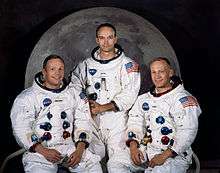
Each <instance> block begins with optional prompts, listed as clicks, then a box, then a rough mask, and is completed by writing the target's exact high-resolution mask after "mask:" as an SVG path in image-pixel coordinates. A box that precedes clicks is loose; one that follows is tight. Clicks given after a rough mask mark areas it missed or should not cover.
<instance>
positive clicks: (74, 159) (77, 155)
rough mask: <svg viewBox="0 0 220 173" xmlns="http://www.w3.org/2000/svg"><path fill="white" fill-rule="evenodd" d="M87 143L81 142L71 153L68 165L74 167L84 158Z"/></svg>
mask: <svg viewBox="0 0 220 173" xmlns="http://www.w3.org/2000/svg"><path fill="white" fill-rule="evenodd" d="M85 147H86V144H85V143H83V142H79V143H78V145H77V148H76V150H75V151H74V152H73V153H72V154H71V155H70V157H69V160H68V161H67V163H68V166H70V167H74V166H76V165H77V164H78V163H80V161H81V159H82V155H83V152H84V151H85Z"/></svg>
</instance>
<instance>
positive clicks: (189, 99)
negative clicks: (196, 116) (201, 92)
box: [179, 96, 199, 108]
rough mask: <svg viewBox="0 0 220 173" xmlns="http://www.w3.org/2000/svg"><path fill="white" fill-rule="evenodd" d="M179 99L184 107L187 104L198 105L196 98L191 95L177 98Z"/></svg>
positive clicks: (187, 105)
mask: <svg viewBox="0 0 220 173" xmlns="http://www.w3.org/2000/svg"><path fill="white" fill-rule="evenodd" d="M179 101H180V103H181V104H182V106H183V107H184V108H185V107H189V106H198V105H199V104H198V102H197V100H196V98H194V97H193V96H186V97H183V98H181V99H179Z"/></svg>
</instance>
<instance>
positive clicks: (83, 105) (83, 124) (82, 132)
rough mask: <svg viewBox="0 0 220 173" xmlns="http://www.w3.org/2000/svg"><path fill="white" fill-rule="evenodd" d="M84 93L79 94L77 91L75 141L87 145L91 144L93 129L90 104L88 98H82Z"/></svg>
mask: <svg viewBox="0 0 220 173" xmlns="http://www.w3.org/2000/svg"><path fill="white" fill-rule="evenodd" d="M81 94H82V92H81V93H79V92H78V91H77V90H75V101H76V103H77V104H76V108H75V115H74V120H75V121H74V125H75V127H74V139H75V141H76V142H79V141H82V142H85V143H88V144H89V143H90V142H91V127H90V123H89V119H90V118H91V115H90V109H89V103H88V100H87V99H86V98H83V97H82V96H81Z"/></svg>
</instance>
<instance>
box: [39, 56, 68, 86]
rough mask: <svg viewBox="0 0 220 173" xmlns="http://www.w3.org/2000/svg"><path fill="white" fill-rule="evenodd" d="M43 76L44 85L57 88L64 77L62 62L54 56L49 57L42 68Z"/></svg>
mask: <svg viewBox="0 0 220 173" xmlns="http://www.w3.org/2000/svg"><path fill="white" fill-rule="evenodd" d="M42 73H43V76H44V85H45V86H46V87H47V88H50V89H58V88H60V86H61V84H62V80H63V78H64V64H63V62H62V61H61V60H60V59H58V58H56V59H50V60H49V61H48V62H47V64H46V66H45V68H43V70H42Z"/></svg>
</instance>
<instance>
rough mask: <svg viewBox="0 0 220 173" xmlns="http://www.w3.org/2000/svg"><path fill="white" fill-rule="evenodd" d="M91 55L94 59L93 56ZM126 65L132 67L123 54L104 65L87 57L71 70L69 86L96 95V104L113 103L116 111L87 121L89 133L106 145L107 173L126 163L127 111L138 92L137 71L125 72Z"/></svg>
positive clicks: (129, 60)
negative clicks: (90, 126)
mask: <svg viewBox="0 0 220 173" xmlns="http://www.w3.org/2000/svg"><path fill="white" fill-rule="evenodd" d="M95 56H96V58H97V54H95ZM128 63H130V64H131V63H133V65H134V64H136V63H135V62H134V61H133V60H131V59H130V58H128V57H126V56H125V55H124V53H122V54H121V55H120V56H119V57H118V58H116V59H114V60H112V61H110V62H108V63H106V64H101V63H100V62H98V61H96V60H94V59H93V58H88V59H86V60H84V61H83V62H81V63H80V64H79V65H78V66H77V67H76V68H75V70H74V71H73V73H72V78H71V83H70V87H71V86H74V87H77V88H78V89H79V91H81V90H82V89H84V90H87V93H88V94H91V93H93V92H94V93H96V94H97V100H96V102H98V103H100V104H106V103H109V102H111V101H114V102H115V103H116V105H117V106H118V108H119V111H118V112H113V111H109V112H105V113H101V114H98V115H97V116H96V118H95V121H94V120H92V119H90V122H91V124H93V128H94V129H96V130H93V132H94V133H95V134H96V135H97V136H99V137H100V141H101V142H103V143H104V144H106V145H107V151H108V155H109V158H110V159H109V163H108V170H109V171H110V172H114V171H111V167H115V165H117V164H118V165H117V168H118V169H119V167H120V165H122V170H123V169H124V168H123V165H124V164H125V163H126V164H128V163H130V157H129V156H128V157H127V153H126V146H125V139H126V134H125V132H126V123H127V118H128V116H127V111H128V110H129V109H130V108H131V106H132V105H133V104H134V102H135V100H136V98H137V95H138V92H139V89H140V72H139V71H135V70H134V71H132V69H131V71H129V69H128V68H127V69H126V64H128ZM100 141H99V142H100ZM97 143H98V142H97ZM96 150H98V151H99V150H100V149H99V148H97V149H96ZM101 153H105V152H104V151H102V152H101ZM101 157H102V156H101ZM123 159H124V160H123ZM125 170H126V171H122V173H123V172H129V171H128V169H127V168H126V169H125ZM116 172H118V171H116Z"/></svg>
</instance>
